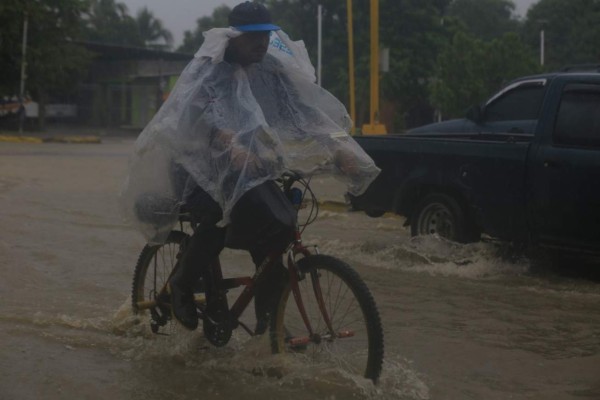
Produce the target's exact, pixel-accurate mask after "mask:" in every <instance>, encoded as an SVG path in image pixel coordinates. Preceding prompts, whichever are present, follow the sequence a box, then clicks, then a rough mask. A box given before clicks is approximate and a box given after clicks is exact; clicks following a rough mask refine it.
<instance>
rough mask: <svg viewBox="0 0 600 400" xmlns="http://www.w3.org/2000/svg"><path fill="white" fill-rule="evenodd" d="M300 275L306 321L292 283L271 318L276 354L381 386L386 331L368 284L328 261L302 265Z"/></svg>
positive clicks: (314, 260) (335, 261)
mask: <svg viewBox="0 0 600 400" xmlns="http://www.w3.org/2000/svg"><path fill="white" fill-rule="evenodd" d="M298 269H299V271H300V273H301V277H300V281H299V282H298V285H299V294H300V297H301V299H302V304H303V306H304V309H305V316H306V321H305V319H304V318H303V315H302V313H301V312H300V311H299V309H300V307H299V306H298V302H297V301H296V300H295V299H294V295H293V291H292V289H291V284H290V283H288V284H287V285H286V287H285V288H284V290H283V293H282V296H281V299H280V301H279V303H278V304H277V306H276V307H275V309H274V311H273V315H272V318H271V347H272V350H273V352H274V353H292V354H299V355H301V356H303V357H307V358H309V359H310V360H312V361H314V362H317V363H321V362H323V363H332V364H333V365H334V366H335V367H337V368H340V369H342V370H344V371H346V372H350V373H352V374H355V375H362V376H364V377H366V378H369V379H371V380H373V381H374V382H376V381H377V379H378V378H379V375H380V374H381V368H382V363H383V330H382V328H381V320H380V318H379V312H378V311H377V306H376V305H375V301H374V300H373V296H372V295H371V293H370V292H369V289H368V288H367V286H366V284H365V283H364V281H363V280H362V279H361V278H360V276H359V275H358V273H356V271H354V270H353V269H352V268H351V267H350V266H349V265H348V264H346V263H344V262H343V261H341V260H339V259H336V258H334V257H329V256H324V255H313V256H309V257H306V258H303V259H301V260H300V261H298ZM315 289H316V290H315ZM317 293H321V294H322V295H321V296H319V295H318V294H317ZM319 297H321V298H322V301H319ZM328 320H329V321H328ZM307 322H308V324H307ZM308 325H310V327H311V328H312V332H310V331H309V328H308Z"/></svg>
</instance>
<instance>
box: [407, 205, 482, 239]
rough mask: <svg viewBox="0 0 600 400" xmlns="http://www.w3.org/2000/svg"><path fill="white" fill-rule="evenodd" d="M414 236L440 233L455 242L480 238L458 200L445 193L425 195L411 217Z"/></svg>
mask: <svg viewBox="0 0 600 400" xmlns="http://www.w3.org/2000/svg"><path fill="white" fill-rule="evenodd" d="M410 233H411V235H412V236H423V235H438V236H441V237H443V238H445V239H448V240H451V241H453V242H460V243H468V242H474V241H477V240H479V232H478V231H477V230H476V229H475V228H474V227H473V223H472V222H471V221H470V220H469V218H468V217H467V213H466V212H465V210H464V208H463V207H462V206H461V205H460V203H459V202H458V201H456V199H455V198H454V197H452V196H449V195H447V194H444V193H432V194H429V195H427V196H425V197H424V198H423V199H422V200H421V201H420V202H419V203H418V204H417V206H416V208H415V211H414V212H413V213H412V215H411V218H410Z"/></svg>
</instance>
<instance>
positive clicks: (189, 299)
mask: <svg viewBox="0 0 600 400" xmlns="http://www.w3.org/2000/svg"><path fill="white" fill-rule="evenodd" d="M169 293H170V294H171V312H172V313H173V317H175V319H176V320H177V321H179V323H180V324H181V325H183V326H184V327H185V328H186V329H189V330H190V331H193V330H195V329H196V328H198V311H197V309H196V302H195V301H194V294H193V293H189V292H186V291H185V290H181V288H179V287H178V286H177V285H176V284H173V283H169Z"/></svg>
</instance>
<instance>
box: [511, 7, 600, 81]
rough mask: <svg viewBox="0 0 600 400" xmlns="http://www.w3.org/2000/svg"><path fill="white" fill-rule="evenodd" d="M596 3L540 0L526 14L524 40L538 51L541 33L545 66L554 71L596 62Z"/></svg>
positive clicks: (599, 16) (599, 55)
mask: <svg viewBox="0 0 600 400" xmlns="http://www.w3.org/2000/svg"><path fill="white" fill-rule="evenodd" d="M599 22H600V2H598V1H592V0H540V1H539V2H537V3H535V4H534V5H533V6H532V7H531V8H530V9H529V11H528V12H527V20H526V21H525V26H524V29H523V30H524V38H525V41H526V42H527V43H528V44H529V45H530V46H531V48H532V49H535V50H536V51H539V50H538V49H539V43H540V31H541V30H542V29H543V30H544V33H545V67H546V69H547V70H556V69H559V68H561V67H564V66H566V65H570V64H581V63H596V64H598V63H600V47H599V46H598V43H600V23H599Z"/></svg>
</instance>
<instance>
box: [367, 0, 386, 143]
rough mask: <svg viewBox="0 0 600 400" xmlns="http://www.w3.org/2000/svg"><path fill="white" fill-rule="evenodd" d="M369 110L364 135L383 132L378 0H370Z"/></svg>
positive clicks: (384, 130) (384, 131)
mask: <svg viewBox="0 0 600 400" xmlns="http://www.w3.org/2000/svg"><path fill="white" fill-rule="evenodd" d="M370 70H371V85H370V86H371V96H370V97H371V110H370V123H369V124H368V125H367V124H365V125H363V128H362V132H363V134H365V135H381V134H385V133H387V132H386V129H385V125H382V124H380V123H379V0H371V65H370Z"/></svg>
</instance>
